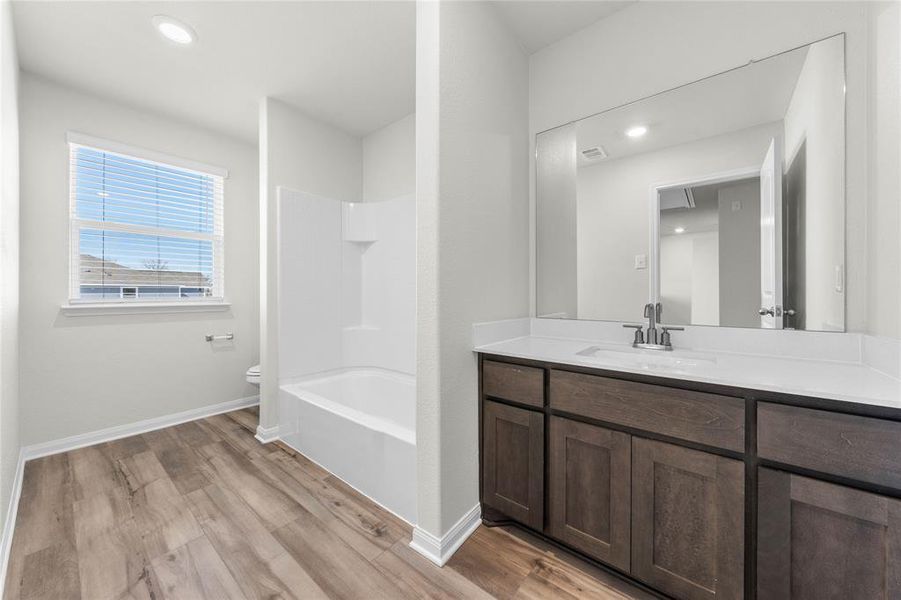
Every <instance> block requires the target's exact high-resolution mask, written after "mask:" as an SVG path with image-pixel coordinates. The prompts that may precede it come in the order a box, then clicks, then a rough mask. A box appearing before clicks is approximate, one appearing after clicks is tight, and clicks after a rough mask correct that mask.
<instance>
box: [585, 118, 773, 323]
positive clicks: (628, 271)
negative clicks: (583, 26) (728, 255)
mask: <svg viewBox="0 0 901 600" xmlns="http://www.w3.org/2000/svg"><path fill="white" fill-rule="evenodd" d="M780 132H781V123H770V124H766V125H759V126H757V127H751V128H749V129H743V130H740V131H736V132H732V133H727V134H723V135H719V136H715V137H712V138H707V139H703V140H698V141H695V142H689V143H687V144H680V145H678V146H670V147H669V148H662V149H660V150H655V151H653V152H647V153H644V154H636V155H633V156H627V157H625V158H621V159H619V160H614V161H611V162H606V161H605V162H601V163H598V164H596V165H594V166H590V167H583V168H580V169H579V177H578V196H579V198H578V211H579V218H578V231H579V234H578V248H579V251H578V255H579V263H578V274H579V275H578V277H579V279H578V281H579V318H580V319H607V320H618V321H641V319H642V307H644V305H645V303H647V301H648V280H649V279H648V278H649V273H650V269H635V261H634V258H635V255H636V254H648V253H649V252H650V249H649V238H650V234H649V223H650V204H651V203H650V197H649V193H650V190H651V187H652V186H654V185H661V184H666V183H673V182H678V181H686V180H688V181H690V180H691V179H692V178H702V177H705V176H709V175H714V174H718V173H724V172H728V171H734V170H736V169H743V168H745V167H755V166H757V167H759V165H760V164H761V163H762V162H763V157H764V155H765V154H766V149H767V147H768V146H769V143H770V140H771V139H772V138H773V137H774V136H776V135H779V133H780ZM650 262H651V258H650V257H649V259H648V263H649V265H650Z"/></svg>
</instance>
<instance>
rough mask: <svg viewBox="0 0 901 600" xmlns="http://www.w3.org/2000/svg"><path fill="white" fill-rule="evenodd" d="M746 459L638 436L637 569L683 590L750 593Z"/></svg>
mask: <svg viewBox="0 0 901 600" xmlns="http://www.w3.org/2000/svg"><path fill="white" fill-rule="evenodd" d="M744 481H745V477H744V464H743V463H742V462H741V461H739V460H734V459H731V458H724V457H722V456H717V455H715V454H710V453H708V452H700V451H698V450H693V449H689V448H683V447H680V446H675V445H673V444H667V443H663V442H657V441H652V440H646V439H642V438H639V437H635V438H633V439H632V574H633V575H634V576H635V577H636V578H638V579H641V580H643V581H645V582H647V583H648V584H650V585H651V586H653V587H654V588H657V589H659V590H661V591H663V592H666V593H667V594H670V595H672V596H675V597H677V598H686V599H689V600H695V599H697V600H704V599H710V598H741V597H742V596H743V594H744V510H745V503H744Z"/></svg>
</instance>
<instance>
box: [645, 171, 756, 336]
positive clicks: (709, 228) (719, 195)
mask: <svg viewBox="0 0 901 600" xmlns="http://www.w3.org/2000/svg"><path fill="white" fill-rule="evenodd" d="M754 171H756V169H749V170H747V172H744V173H740V174H733V175H727V176H716V175H714V176H711V177H708V178H704V180H699V181H698V182H696V183H689V184H684V185H682V186H680V187H676V188H665V189H661V190H658V195H659V196H658V197H659V200H658V202H659V205H660V221H659V223H660V224H659V235H660V243H659V264H660V266H659V278H660V282H659V285H660V302H661V303H662V304H663V307H664V313H663V320H664V322H666V323H668V324H678V325H688V324H693V325H723V326H728V327H759V326H760V324H759V323H760V316H759V314H758V309H759V299H760V272H761V266H760V258H761V253H760V250H759V248H760V218H761V217H760V178H759V175H757V174H756V173H755V172H754ZM705 180H706V181H705Z"/></svg>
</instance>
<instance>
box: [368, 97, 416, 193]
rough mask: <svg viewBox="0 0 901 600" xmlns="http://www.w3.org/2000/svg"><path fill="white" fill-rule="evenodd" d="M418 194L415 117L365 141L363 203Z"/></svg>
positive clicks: (377, 132) (382, 130)
mask: <svg viewBox="0 0 901 600" xmlns="http://www.w3.org/2000/svg"><path fill="white" fill-rule="evenodd" d="M415 191H416V115H415V114H410V115H407V116H406V117H404V118H403V119H400V120H399V121H395V122H394V123H391V124H390V125H388V126H386V127H383V128H382V129H379V130H378V131H374V132H373V133H370V134H369V135H367V136H365V137H364V138H363V202H378V201H380V200H391V199H392V198H397V197H399V196H409V195H410V194H413V193H414V192H415Z"/></svg>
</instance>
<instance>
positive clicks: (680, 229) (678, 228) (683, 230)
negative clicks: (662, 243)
mask: <svg viewBox="0 0 901 600" xmlns="http://www.w3.org/2000/svg"><path fill="white" fill-rule="evenodd" d="M673 231H675V232H676V233H685V228H684V227H676V228H675V229H673Z"/></svg>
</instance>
